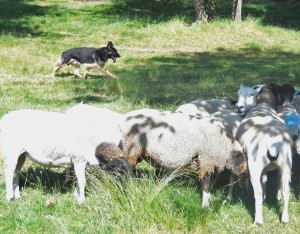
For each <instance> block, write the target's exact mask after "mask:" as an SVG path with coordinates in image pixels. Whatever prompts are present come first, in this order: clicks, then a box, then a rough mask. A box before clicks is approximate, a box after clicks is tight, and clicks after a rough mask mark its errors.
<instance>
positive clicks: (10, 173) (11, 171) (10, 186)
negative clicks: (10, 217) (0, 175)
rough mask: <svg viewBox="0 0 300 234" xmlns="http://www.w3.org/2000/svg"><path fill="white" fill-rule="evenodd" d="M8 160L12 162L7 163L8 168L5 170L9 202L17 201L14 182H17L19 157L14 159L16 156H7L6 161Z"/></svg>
mask: <svg viewBox="0 0 300 234" xmlns="http://www.w3.org/2000/svg"><path fill="white" fill-rule="evenodd" d="M7 159H9V160H10V161H9V162H6V168H5V169H4V175H5V187H6V199H7V200H8V201H12V200H14V199H15V194H14V187H16V185H14V182H16V180H15V179H14V177H15V172H16V167H17V163H18V157H17V158H14V155H6V161H7ZM17 186H18V185H17Z"/></svg>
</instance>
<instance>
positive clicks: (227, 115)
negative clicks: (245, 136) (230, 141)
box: [211, 110, 242, 137]
mask: <svg viewBox="0 0 300 234" xmlns="http://www.w3.org/2000/svg"><path fill="white" fill-rule="evenodd" d="M211 117H213V118H214V119H216V120H218V121H220V123H221V124H223V126H224V127H225V128H226V129H227V131H229V132H230V133H231V135H232V136H233V137H235V135H236V132H237V129H238V127H239V126H240V123H241V121H242V117H241V116H240V114H239V113H238V112H237V111H234V110H220V111H217V112H215V113H214V114H212V115H211Z"/></svg>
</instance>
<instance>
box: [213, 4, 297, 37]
mask: <svg viewBox="0 0 300 234" xmlns="http://www.w3.org/2000/svg"><path fill="white" fill-rule="evenodd" d="M231 10H232V1H231V0H227V1H217V2H216V16H217V17H220V18H227V19H230V18H231ZM299 12H300V2H299V1H298V0H291V1H279V0H278V1H275V0H273V1H270V0H262V1H261V0H260V1H244V2H243V7H242V17H243V18H245V17H248V16H251V17H254V18H259V19H261V22H262V24H263V25H272V26H279V27H283V28H287V29H293V30H297V31H299V27H300V15H299Z"/></svg>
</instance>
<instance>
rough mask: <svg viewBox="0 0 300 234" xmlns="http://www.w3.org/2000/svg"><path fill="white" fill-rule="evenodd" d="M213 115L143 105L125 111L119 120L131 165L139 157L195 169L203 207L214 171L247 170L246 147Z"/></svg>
mask: <svg viewBox="0 0 300 234" xmlns="http://www.w3.org/2000/svg"><path fill="white" fill-rule="evenodd" d="M217 123H218V121H216V123H213V119H212V118H208V117H206V118H197V117H195V116H190V115H186V114H183V113H178V112H166V111H158V110H153V109H140V110H135V111H132V112H129V113H127V114H126V115H125V118H124V122H122V123H121V124H120V130H121V133H122V144H123V149H124V152H125V153H126V154H127V157H128V160H129V162H130V163H131V165H133V166H134V165H136V163H137V162H138V160H139V159H140V157H142V158H143V159H145V160H146V161H148V162H149V163H150V164H152V165H153V166H155V167H158V168H164V169H168V170H170V169H171V170H175V169H178V168H182V167H185V168H186V167H187V168H190V169H191V170H192V171H194V172H196V173H197V174H198V176H199V179H200V181H201V182H202V190H203V200H202V207H203V208H205V207H207V206H208V205H209V197H210V193H209V186H210V177H211V174H212V173H213V172H215V171H222V170H224V169H225V168H227V169H229V170H230V171H231V172H232V173H234V174H235V175H242V174H243V173H246V171H247V168H246V164H247V163H246V157H245V155H244V153H243V148H242V147H241V145H239V143H238V142H237V141H236V140H235V139H234V138H233V137H232V136H231V134H230V133H228V131H227V130H226V129H225V128H224V127H223V126H222V125H221V124H217Z"/></svg>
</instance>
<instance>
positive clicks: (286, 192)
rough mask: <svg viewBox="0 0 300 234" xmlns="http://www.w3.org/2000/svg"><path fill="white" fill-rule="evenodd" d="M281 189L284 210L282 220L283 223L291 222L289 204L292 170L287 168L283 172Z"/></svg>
mask: <svg viewBox="0 0 300 234" xmlns="http://www.w3.org/2000/svg"><path fill="white" fill-rule="evenodd" d="M281 174H282V175H281V184H282V186H281V188H282V189H281V191H282V198H283V211H282V217H281V220H282V222H283V223H287V222H289V213H288V206H289V197H290V186H289V184H290V180H291V173H290V170H289V169H288V168H287V169H286V170H285V171H283V172H282V173H281Z"/></svg>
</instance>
